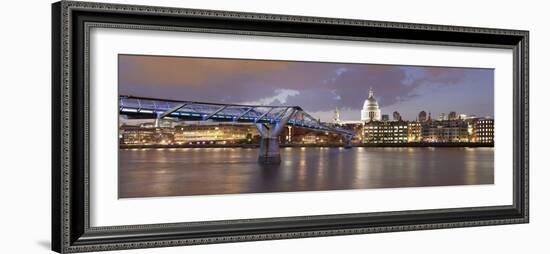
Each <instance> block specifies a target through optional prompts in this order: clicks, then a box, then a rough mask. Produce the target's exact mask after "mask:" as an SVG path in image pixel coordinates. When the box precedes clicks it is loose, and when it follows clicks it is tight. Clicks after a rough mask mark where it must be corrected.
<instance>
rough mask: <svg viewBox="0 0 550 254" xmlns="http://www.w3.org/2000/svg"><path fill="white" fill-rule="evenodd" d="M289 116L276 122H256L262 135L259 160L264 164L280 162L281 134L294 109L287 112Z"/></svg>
mask: <svg viewBox="0 0 550 254" xmlns="http://www.w3.org/2000/svg"><path fill="white" fill-rule="evenodd" d="M287 113H288V114H287V116H285V117H283V118H282V119H280V120H279V121H276V122H275V123H269V124H266V123H256V128H257V129H258V132H259V133H260V135H261V140H260V154H259V155H258V162H259V163H262V164H280V163H281V152H280V148H279V140H278V138H279V134H281V131H282V130H283V129H284V128H285V126H286V124H287V122H288V120H289V119H290V117H291V116H292V115H293V114H294V110H292V111H291V112H287Z"/></svg>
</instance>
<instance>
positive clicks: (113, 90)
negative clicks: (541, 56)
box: [52, 1, 529, 253]
mask: <svg viewBox="0 0 550 254" xmlns="http://www.w3.org/2000/svg"><path fill="white" fill-rule="evenodd" d="M52 27H53V29H52V31H53V34H52V55H53V57H52V59H53V60H52V61H53V64H52V66H53V69H52V96H53V105H52V108H53V109H52V151H53V152H52V249H53V250H54V251H57V252H60V253H72V252H89V251H103V250H118V249H132V248H152V247H166V246H180V245H193V244H208V243H224V242H237V241H258V240H272V239H285V238H301V237H322V236H333V235H345V234H365V233H377V232H394V231H405V230H423V229H438V228H453V227H470V226H486V225H500V224H516V223H527V222H528V220H529V213H528V211H529V209H528V207H529V206H528V205H529V195H528V194H529V191H528V190H529V185H528V158H529V155H528V151H529V149H528V148H529V143H528V105H529V104H528V101H529V100H528V71H529V61H528V59H529V57H528V56H529V51H528V36H529V33H528V31H518V30H504V29H493V28H476V27H456V26H445V25H426V24H412V23H395V22H382V21H366V20H350V19H333V18H320V17H302V16H285V15H274V14H257V13H238V12H225V11H211V10H196V9H179V8H168V7H151V6H135V5H120V4H104V3H87V2H72V1H61V2H57V3H54V4H53V6H52Z"/></svg>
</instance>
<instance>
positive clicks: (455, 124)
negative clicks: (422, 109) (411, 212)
mask: <svg viewBox="0 0 550 254" xmlns="http://www.w3.org/2000/svg"><path fill="white" fill-rule="evenodd" d="M469 140H470V136H469V133H468V123H467V122H466V121H460V120H443V121H434V122H429V123H426V124H424V125H423V126H422V141H423V142H428V143H453V142H469Z"/></svg>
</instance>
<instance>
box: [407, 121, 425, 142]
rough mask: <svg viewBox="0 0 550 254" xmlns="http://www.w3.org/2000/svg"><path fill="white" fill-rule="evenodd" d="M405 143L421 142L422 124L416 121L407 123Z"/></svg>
mask: <svg viewBox="0 0 550 254" xmlns="http://www.w3.org/2000/svg"><path fill="white" fill-rule="evenodd" d="M407 126H408V128H407V131H408V133H407V141H408V142H421V141H422V124H421V123H420V122H418V121H413V122H408V123H407Z"/></svg>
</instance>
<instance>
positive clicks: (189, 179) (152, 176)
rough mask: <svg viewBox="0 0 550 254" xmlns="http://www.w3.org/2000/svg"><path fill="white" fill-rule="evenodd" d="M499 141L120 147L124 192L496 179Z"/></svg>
mask: <svg viewBox="0 0 550 254" xmlns="http://www.w3.org/2000/svg"><path fill="white" fill-rule="evenodd" d="M493 151H494V150H493V148H435V149H434V148H363V147H361V148H353V149H340V148H314V147H311V148H284V149H281V157H282V163H281V164H280V165H261V164H258V163H257V155H258V151H257V149H250V148H249V149H247V148H181V149H180V148H177V149H138V150H135V149H127V150H120V151H119V195H120V198H129V197H155V196H157V197H158V196H184V195H204V194H231V193H260V192H286V191H315V190H344V189H365V188H398V187H420V186H446V185H466V184H468V185H471V184H492V183H493V175H494V173H493V165H494V164H493V154H494V152H493Z"/></svg>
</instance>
